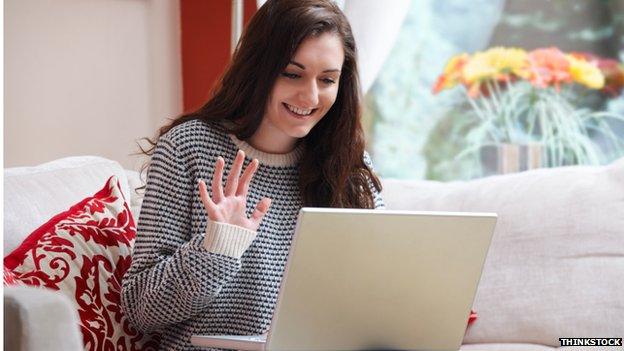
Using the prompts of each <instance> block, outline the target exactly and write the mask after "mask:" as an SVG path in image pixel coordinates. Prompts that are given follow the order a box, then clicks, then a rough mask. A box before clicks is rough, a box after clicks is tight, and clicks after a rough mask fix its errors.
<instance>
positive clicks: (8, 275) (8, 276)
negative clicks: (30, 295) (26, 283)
mask: <svg viewBox="0 0 624 351" xmlns="http://www.w3.org/2000/svg"><path fill="white" fill-rule="evenodd" d="M9 285H23V284H22V282H20V281H19V280H17V278H15V274H13V271H11V270H10V269H8V268H7V267H4V286H9Z"/></svg>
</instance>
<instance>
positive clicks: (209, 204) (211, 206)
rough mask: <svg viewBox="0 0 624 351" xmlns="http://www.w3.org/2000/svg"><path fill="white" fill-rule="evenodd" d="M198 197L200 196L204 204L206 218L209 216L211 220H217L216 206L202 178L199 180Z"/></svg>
mask: <svg viewBox="0 0 624 351" xmlns="http://www.w3.org/2000/svg"><path fill="white" fill-rule="evenodd" d="M199 197H200V198H201V200H202V203H203V204H204V208H205V209H206V213H207V214H208V218H210V219H211V220H213V221H217V220H218V218H217V217H218V216H217V206H216V205H215V203H214V201H212V199H211V198H210V196H209V195H208V187H207V186H206V183H204V181H203V180H200V181H199Z"/></svg>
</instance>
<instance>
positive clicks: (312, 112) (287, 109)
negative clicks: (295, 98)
mask: <svg viewBox="0 0 624 351" xmlns="http://www.w3.org/2000/svg"><path fill="white" fill-rule="evenodd" d="M282 106H284V109H286V112H288V113H289V114H290V115H291V116H294V117H295V118H298V119H307V118H310V117H311V116H312V115H314V113H316V111H317V110H318V108H313V109H312V111H311V112H310V113H309V114H307V115H300V114H298V113H296V112H293V111H291V110H290V108H288V104H287V103H285V102H282Z"/></svg>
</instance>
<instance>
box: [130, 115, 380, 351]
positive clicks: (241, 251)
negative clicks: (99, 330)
mask: <svg viewBox="0 0 624 351" xmlns="http://www.w3.org/2000/svg"><path fill="white" fill-rule="evenodd" d="M239 149H242V150H243V151H245V153H246V159H245V164H244V167H246V166H247V165H248V164H249V162H251V160H252V157H253V158H258V160H259V161H260V166H259V168H258V170H257V172H256V174H255V176H254V177H253V179H252V181H251V184H250V187H249V193H248V197H247V215H248V216H250V215H251V213H252V212H253V210H254V208H255V206H256V204H257V203H258V201H260V200H261V199H262V198H264V197H269V198H271V199H272V202H271V207H270V208H269V211H268V212H267V214H266V215H265V216H264V218H263V220H262V223H261V224H260V227H259V228H258V231H257V232H253V231H250V230H247V229H244V228H241V227H238V226H233V225H229V224H224V223H213V222H211V221H209V220H208V218H207V214H206V211H205V209H204V206H203V204H202V202H201V199H200V197H199V188H198V186H197V184H198V181H199V180H200V179H203V180H204V181H205V182H206V184H207V185H208V188H209V189H210V184H211V182H212V175H213V173H214V165H215V162H216V160H217V157H219V156H221V157H223V158H224V159H225V170H224V178H223V179H224V180H225V179H226V177H227V175H228V174H229V172H230V169H231V167H232V163H233V161H234V158H235V156H236V153H237V151H238V150H239ZM303 151H304V150H303V149H302V146H300V147H298V148H296V149H295V150H293V151H292V152H291V153H289V154H284V155H275V154H266V153H263V152H261V151H259V150H255V149H253V148H252V147H251V146H250V145H249V144H247V143H246V142H244V141H241V140H238V139H236V138H235V137H234V136H232V135H228V134H226V133H225V132H224V130H223V129H222V128H221V127H220V125H218V124H215V123H207V122H204V121H201V120H192V121H188V122H185V123H182V124H180V125H178V126H176V127H174V128H172V129H171V130H169V131H168V132H167V133H165V134H164V135H162V136H161V137H160V139H159V141H158V143H157V145H156V149H155V151H154V154H153V156H152V160H151V163H150V166H149V168H148V172H147V187H146V191H145V196H144V199H143V204H142V207H141V213H140V216H139V222H138V225H137V238H136V242H135V246H134V251H133V261H132V266H131V267H130V269H129V271H128V272H127V274H126V275H125V277H124V280H123V289H122V308H123V310H124V311H125V313H126V315H127V317H128V318H129V319H130V321H131V322H132V324H133V325H134V326H135V327H137V328H139V329H141V330H142V331H145V332H147V331H158V332H160V333H161V334H162V343H161V346H160V348H161V349H163V350H199V348H195V347H193V346H192V345H191V344H190V338H191V335H193V334H231V335H255V334H263V333H265V332H267V331H268V329H269V327H270V323H271V318H272V316H273V310H274V307H275V304H276V302H277V296H278V292H279V286H280V282H281V280H282V275H283V272H284V268H285V264H286V258H287V256H288V252H289V249H290V244H291V240H292V236H293V234H294V230H295V225H296V221H297V215H298V212H299V210H300V209H301V207H302V200H301V197H300V194H299V186H298V160H299V159H300V157H301V155H302V153H303ZM250 155H251V156H250ZM364 160H365V162H366V163H367V164H368V165H369V166H371V164H370V158H369V157H368V155H367V154H365V155H364ZM243 169H244V168H243ZM370 186H371V188H372V190H373V192H374V199H375V208H382V207H383V201H382V199H381V196H380V194H379V193H378V192H377V191H376V190H375V189H374V187H373V186H372V183H370Z"/></svg>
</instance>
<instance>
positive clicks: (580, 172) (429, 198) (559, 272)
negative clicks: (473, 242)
mask: <svg viewBox="0 0 624 351" xmlns="http://www.w3.org/2000/svg"><path fill="white" fill-rule="evenodd" d="M383 185H384V186H385V188H384V191H383V197H384V200H385V202H386V205H387V208H388V209H409V210H423V211H425V210H432V211H479V212H496V213H498V215H499V220H498V224H497V227H496V231H495V234H494V238H493V240H492V244H491V247H490V250H489V253H488V258H487V260H486V264H485V268H484V271H483V274H482V277H481V283H480V286H479V289H478V291H477V296H476V300H475V304H474V308H475V310H476V311H477V313H478V319H477V320H476V322H475V323H474V325H472V326H471V327H470V328H469V330H468V332H467V334H466V337H465V339H464V342H465V343H505V342H518V341H522V342H524V343H534V344H542V345H550V346H557V347H558V346H559V340H558V338H560V337H572V336H575V337H581V336H583V337H598V336H600V337H621V336H622V331H624V313H623V312H624V311H623V310H622V308H624V293H622V289H621V285H622V282H623V281H624V158H623V159H620V160H618V161H616V162H615V163H613V164H611V165H609V166H604V167H581V166H577V167H562V168H554V169H539V170H535V171H529V172H523V173H516V174H511V175H504V176H494V177H489V178H483V179H478V180H473V181H467V182H451V183H440V182H433V181H405V180H392V179H385V180H384V181H383Z"/></svg>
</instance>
